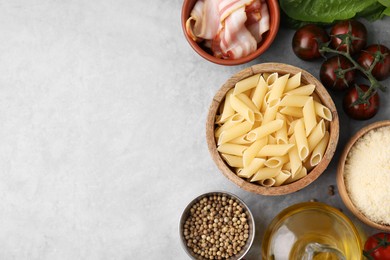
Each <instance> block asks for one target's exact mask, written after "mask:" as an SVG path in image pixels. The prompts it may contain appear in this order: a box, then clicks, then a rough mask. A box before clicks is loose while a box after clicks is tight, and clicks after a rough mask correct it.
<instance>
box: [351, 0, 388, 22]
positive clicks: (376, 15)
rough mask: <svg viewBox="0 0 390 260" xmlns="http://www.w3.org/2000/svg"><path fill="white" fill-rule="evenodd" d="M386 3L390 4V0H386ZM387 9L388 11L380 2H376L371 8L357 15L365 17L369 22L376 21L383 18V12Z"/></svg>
mask: <svg viewBox="0 0 390 260" xmlns="http://www.w3.org/2000/svg"><path fill="white" fill-rule="evenodd" d="M382 1H384V0H382ZM386 1H389V2H390V0H386ZM385 9H386V7H385V6H383V5H382V4H380V3H379V2H376V3H374V4H372V5H370V6H369V7H367V8H366V9H364V10H363V11H361V12H359V13H357V14H356V17H364V18H366V19H367V20H369V21H375V20H378V19H381V18H382V17H383V11H384V10H385Z"/></svg>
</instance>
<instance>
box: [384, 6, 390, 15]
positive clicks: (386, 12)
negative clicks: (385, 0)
mask: <svg viewBox="0 0 390 260" xmlns="http://www.w3.org/2000/svg"><path fill="white" fill-rule="evenodd" d="M383 14H384V15H387V16H390V7H387V8H386V9H385V10H384V11H383Z"/></svg>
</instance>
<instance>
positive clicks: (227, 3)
mask: <svg viewBox="0 0 390 260" xmlns="http://www.w3.org/2000/svg"><path fill="white" fill-rule="evenodd" d="M252 1H253V0H222V1H220V3H219V5H218V8H219V16H220V21H221V23H223V22H224V21H225V19H226V18H227V17H228V16H229V15H231V14H232V13H234V12H235V11H236V10H238V9H240V8H241V7H243V6H247V5H250V4H251V3H252Z"/></svg>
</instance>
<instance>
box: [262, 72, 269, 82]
mask: <svg viewBox="0 0 390 260" xmlns="http://www.w3.org/2000/svg"><path fill="white" fill-rule="evenodd" d="M269 75H271V74H270V73H267V72H264V73H263V75H262V76H263V78H264V79H265V80H267V79H268V77H269Z"/></svg>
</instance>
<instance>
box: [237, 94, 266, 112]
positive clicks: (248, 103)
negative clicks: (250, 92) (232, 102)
mask: <svg viewBox="0 0 390 260" xmlns="http://www.w3.org/2000/svg"><path fill="white" fill-rule="evenodd" d="M236 97H237V98H238V99H240V100H241V101H242V102H243V103H244V104H245V105H246V106H247V107H249V109H251V110H252V111H253V112H258V113H260V111H259V109H258V108H257V107H256V105H255V104H254V103H253V101H252V100H251V99H250V98H249V97H248V96H247V95H245V94H242V93H241V94H238V95H236Z"/></svg>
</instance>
